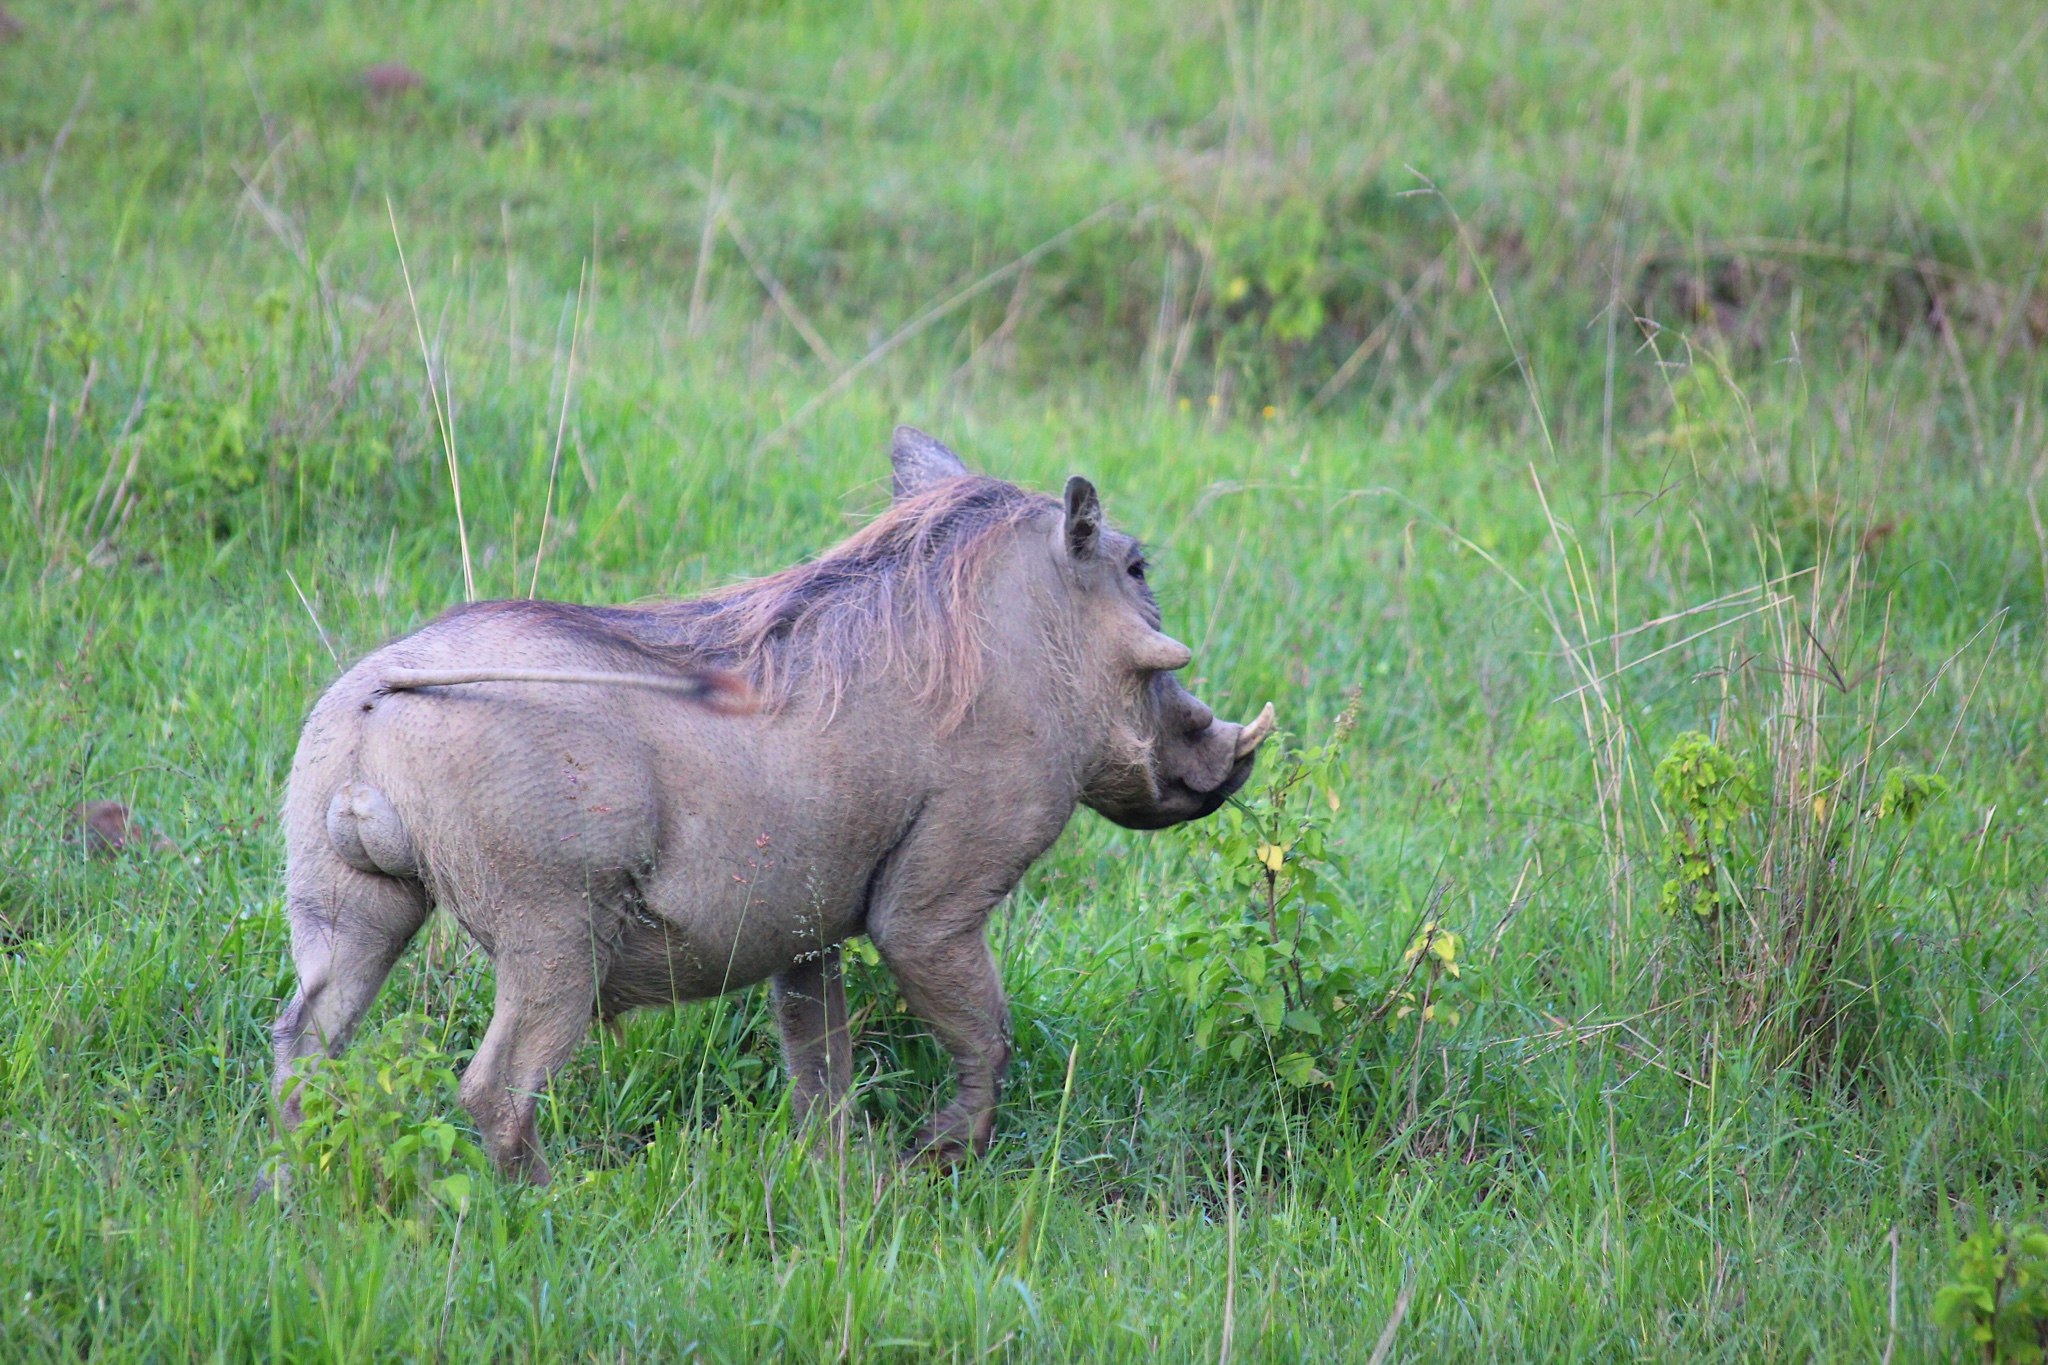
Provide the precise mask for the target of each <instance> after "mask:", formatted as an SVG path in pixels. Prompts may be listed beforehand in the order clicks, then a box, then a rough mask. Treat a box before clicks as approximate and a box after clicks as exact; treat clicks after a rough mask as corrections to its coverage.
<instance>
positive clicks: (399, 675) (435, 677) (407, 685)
mask: <svg viewBox="0 0 2048 1365" xmlns="http://www.w3.org/2000/svg"><path fill="white" fill-rule="evenodd" d="M484 682H524V683H571V684H585V685H589V686H594V687H647V688H652V689H654V690H655V691H659V692H674V693H676V694H678V695H679V696H680V697H682V699H683V700H685V701H691V702H695V703H697V704H698V705H700V706H707V707H710V708H711V709H713V710H715V711H724V712H727V713H730V714H744V713H746V712H749V711H753V710H754V709H756V707H757V706H758V705H759V703H758V702H757V701H756V700H755V698H754V694H753V691H752V689H750V688H749V687H748V686H747V685H746V683H744V682H742V681H741V680H740V679H739V678H736V677H734V676H733V675H732V674H730V673H722V672H718V671H717V670H714V669H693V670H690V671H688V672H683V673H614V672H610V671H608V670H597V671H594V672H593V671H587V670H579V669H561V668H392V669H387V670H385V672H384V673H383V674H382V675H380V676H379V677H378V679H377V686H378V688H379V690H381V691H384V692H414V691H418V690H419V689H420V688H423V687H460V686H462V685H463V684H465V683H484Z"/></svg>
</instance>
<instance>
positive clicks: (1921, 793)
mask: <svg viewBox="0 0 2048 1365" xmlns="http://www.w3.org/2000/svg"><path fill="white" fill-rule="evenodd" d="M1953 790H1954V787H1953V785H1952V784H1951V783H1950V782H1949V780H1948V779H1947V778H1945V777H1943V776H1941V775H1940V774H1939V773H1924V772H1920V771H1918V770H1917V769H1913V768H1893V769H1892V770H1891V771H1890V772H1887V773H1886V774H1885V775H1884V785H1883V786H1882V787H1880V788H1879V789H1878V793H1877V806H1876V809H1875V810H1874V812H1873V814H1875V815H1876V817H1877V818H1878V819H1879V820H1890V819H1893V818H1895V817H1896V818H1897V819H1898V820H1899V821H1900V822H1901V823H1904V824H1909V825H1910V824H1911V823H1913V822H1914V821H1915V820H1917V819H1919V818H1920V813H1921V812H1922V811H1924V810H1926V809H1927V807H1928V806H1930V805H1932V804H1933V803H1934V802H1935V801H1937V800H1939V799H1940V798H1942V797H1944V796H1947V795H1948V794H1949V793H1950V792H1951V791H1953Z"/></svg>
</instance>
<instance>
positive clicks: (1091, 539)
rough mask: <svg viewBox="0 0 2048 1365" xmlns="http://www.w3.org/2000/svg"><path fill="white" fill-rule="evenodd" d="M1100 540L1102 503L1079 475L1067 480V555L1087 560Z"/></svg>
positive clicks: (1093, 489) (1091, 485)
mask: <svg viewBox="0 0 2048 1365" xmlns="http://www.w3.org/2000/svg"><path fill="white" fill-rule="evenodd" d="M1101 540H1102V503H1101V501H1100V500H1099V499H1098V498H1097V497H1096V496H1095V485H1094V484H1092V483H1090V482H1088V480H1086V479H1084V478H1082V477H1081V476H1080V475H1079V474H1076V475H1074V477H1073V478H1071V479H1068V480H1067V553H1068V554H1070V555H1072V556H1073V557H1074V558H1076V559H1087V558H1088V557H1089V556H1091V555H1093V554H1094V553H1095V547H1096V545H1097V544H1098V543H1099V542H1100V541H1101Z"/></svg>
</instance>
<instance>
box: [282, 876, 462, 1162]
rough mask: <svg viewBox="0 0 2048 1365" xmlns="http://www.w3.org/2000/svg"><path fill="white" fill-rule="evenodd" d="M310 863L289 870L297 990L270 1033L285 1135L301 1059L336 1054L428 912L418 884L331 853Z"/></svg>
mask: <svg viewBox="0 0 2048 1365" xmlns="http://www.w3.org/2000/svg"><path fill="white" fill-rule="evenodd" d="M310 861H311V863H312V866H310V867H299V868H294V869H293V877H292V885H291V889H290V892H289V894H288V895H287V897H286V913H287V916H288V917H289V919H290V921H291V928H292V960H293V962H294V964H295V965H296V966H297V968H298V975H299V990H298V994H296V995H294V996H293V997H292V1002H291V1003H290V1004H289V1005H287V1006H285V1009H284V1013H283V1014H281V1015H279V1016H278V1018H277V1022H276V1024H274V1025H273V1026H272V1027H271V1038H272V1041H273V1043H274V1045H275V1048H276V1062H277V1065H276V1070H275V1071H274V1073H273V1075H272V1081H271V1084H272V1089H273V1091H274V1093H275V1094H276V1095H277V1099H278V1118H279V1121H280V1122H281V1123H282V1124H283V1126H284V1129H285V1131H286V1132H290V1131H292V1130H293V1129H295V1128H297V1127H298V1126H299V1121H300V1107H299V1094H298V1087H297V1086H295V1085H294V1084H293V1083H292V1082H293V1080H294V1077H295V1076H296V1075H297V1067H298V1063H299V1061H300V1060H301V1059H303V1058H306V1057H313V1056H325V1057H338V1056H340V1055H341V1053H342V1050H343V1049H344V1048H346V1047H347V1046H348V1043H349V1039H350V1038H351V1037H352V1036H353V1035H354V1033H355V1031H356V1025H358V1024H360V1023H361V1022H362V1019H363V1015H364V1014H365V1013H367V1012H368V1010H369V1008H370V1004H371V1002H372V1001H374V1000H375V999H376V998H377V992H378V990H379V989H381V988H382V987H383V985H384V978H385V977H386V976H388V975H390V973H391V966H392V964H393V963H395V962H397V961H398V957H399V954H401V953H403V952H404V951H405V947H406V945H407V944H408V943H410V942H412V936H413V935H414V934H415V933H417V932H418V931H419V927H420V925H421V924H423V923H425V922H426V918H427V912H428V909H429V906H428V902H427V896H426V892H425V891H424V890H423V889H422V888H421V887H420V885H419V884H418V883H417V882H412V881H405V880H401V879H399V878H396V877H386V876H382V875H380V874H377V873H366V872H359V871H357V870H356V869H354V868H352V867H348V866H346V865H345V864H343V863H342V861H341V860H340V859H339V858H338V857H335V856H332V854H331V853H330V854H327V855H325V856H318V857H314V858H312V859H311V860H310Z"/></svg>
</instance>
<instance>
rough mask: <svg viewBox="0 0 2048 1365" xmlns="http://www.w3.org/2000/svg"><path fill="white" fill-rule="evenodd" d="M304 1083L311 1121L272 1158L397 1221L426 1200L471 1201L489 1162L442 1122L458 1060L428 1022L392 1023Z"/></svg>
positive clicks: (318, 1064)
mask: <svg viewBox="0 0 2048 1365" xmlns="http://www.w3.org/2000/svg"><path fill="white" fill-rule="evenodd" d="M295 1084H296V1085H297V1086H298V1098H299V1108H300V1113H301V1114H302V1115H303V1116H304V1118H303V1121H302V1122H301V1123H300V1124H299V1127H298V1129H297V1130H296V1131H295V1132H293V1133H291V1134H289V1135H287V1136H285V1137H284V1138H283V1139H281V1141H280V1142H279V1145H278V1148H277V1150H276V1151H274V1152H273V1154H272V1155H273V1156H274V1157H282V1158H283V1159H284V1160H286V1161H289V1162H290V1163H291V1164H292V1166H293V1167H294V1168H295V1169H297V1170H298V1171H299V1172H301V1173H302V1174H303V1175H304V1176H306V1177H307V1178H309V1179H312V1180H316V1181H319V1182H322V1183H323V1184H327V1185H331V1186H332V1187H334V1188H335V1189H337V1190H338V1191H339V1192H340V1194H341V1197H342V1199H343V1202H344V1203H345V1204H346V1205H347V1206H348V1207H349V1208H351V1209H353V1210H355V1211H357V1212H365V1211H368V1210H371V1209H375V1210H376V1211H378V1212H380V1213H383V1214H386V1215H397V1214H400V1213H402V1212H404V1211H405V1209H406V1208H407V1207H408V1206H409V1205H411V1204H412V1203H413V1202H414V1201H415V1200H416V1199H417V1198H418V1197H419V1196H420V1195H421V1194H425V1195H427V1196H428V1197H430V1198H432V1199H434V1200H435V1201H436V1202H438V1203H443V1204H460V1203H462V1202H463V1201H464V1200H466V1199H468V1198H469V1195H470V1191H471V1179H470V1171H471V1170H472V1169H475V1168H477V1167H480V1166H481V1164H482V1161H483V1154H482V1152H481V1151H480V1150H479V1149H478V1148H477V1146H476V1144H475V1143H473V1142H471V1141H470V1140H469V1139H468V1138H467V1137H465V1136H463V1134H462V1131H461V1130H460V1129H458V1128H457V1127H456V1126H455V1125H454V1124H452V1123H449V1122H448V1121H447V1120H446V1119H445V1118H442V1117H441V1116H440V1113H441V1109H442V1107H443V1106H445V1104H446V1103H447V1101H448V1100H449V1099H450V1098H451V1096H452V1093H453V1091H454V1090H455V1059H454V1058H453V1057H452V1056H450V1055H449V1054H448V1053H447V1052H446V1051H444V1050H443V1049H442V1048H441V1046H440V1045H439V1044H438V1043H437V1042H436V1041H435V1040H434V1034H433V1029H432V1021H431V1020H429V1019H427V1018H426V1017H425V1016H424V1015H419V1014H408V1015H403V1016H401V1017H399V1018H397V1019H393V1020H391V1021H389V1022H387V1023H386V1024H384V1025H383V1026H382V1027H381V1028H379V1029H378V1030H377V1031H376V1032H375V1033H374V1034H373V1035H371V1036H370V1037H368V1038H365V1039H363V1040H361V1041H360V1042H359V1043H358V1044H357V1046H356V1047H355V1048H354V1049H353V1050H351V1051H350V1052H349V1053H348V1054H347V1055H345V1056H343V1057H341V1058H338V1059H335V1060H331V1061H330V1060H328V1059H325V1058H321V1059H318V1060H316V1061H311V1062H309V1063H307V1065H306V1067H305V1069H304V1070H303V1071H301V1072H300V1074H299V1077H298V1079H297V1081H296V1082H295Z"/></svg>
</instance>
